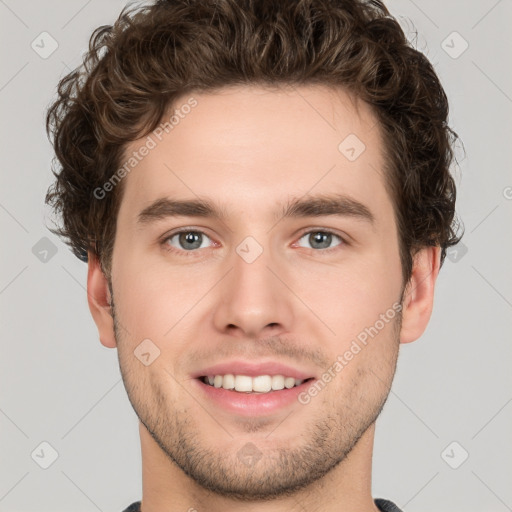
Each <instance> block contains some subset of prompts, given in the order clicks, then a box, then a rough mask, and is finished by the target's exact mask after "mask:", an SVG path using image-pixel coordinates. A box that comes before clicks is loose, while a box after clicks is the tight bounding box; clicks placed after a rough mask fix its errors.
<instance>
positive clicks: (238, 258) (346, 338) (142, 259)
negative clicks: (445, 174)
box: [112, 86, 402, 499]
mask: <svg viewBox="0 0 512 512" xmlns="http://www.w3.org/2000/svg"><path fill="white" fill-rule="evenodd" d="M191 96H193V98H194V100H195V101H196V104H195V106H193V108H191V109H188V108H187V109H185V110H186V111H187V112H188V111H189V110H190V112H189V113H187V114H186V115H183V117H182V118H180V120H179V123H178V124H176V125H175V126H174V128H173V129H172V130H169V131H168V133H164V134H161V133H159V136H158V137H157V136H156V135H155V134H153V135H151V137H152V140H153V142H154V143H155V144H153V143H149V146H153V145H154V146H155V147H152V148H151V149H150V150H149V151H148V154H147V155H146V156H144V157H143V158H141V161H140V162H139V163H138V164H137V165H136V166H135V167H134V168H133V169H132V170H131V171H130V173H129V174H128V175H127V176H126V177H125V178H124V187H125V189H124V195H123V198H122V202H121V205H120V211H119V215H118V219H117V232H116V240H115V245H114V252H113V260H112V262H113V264H112V269H113V270H112V294H113V296H112V298H113V301H114V302H113V306H114V308H113V312H114V315H115V339H116V342H117V348H118V352H119V360H120V367H121V371H122V376H123V380H124V384H125V386H126V389H127V392H128V395H129V398H130V401H131V403H132V405H133V407H134V409H135V411H136V413H137V415H138V416H139V418H140V420H141V422H142V423H143V425H144V426H145V428H146V429H147V431H148V432H149V433H150V435H151V436H152V437H153V439H154V440H155V441H156V442H157V443H158V445H159V446H160V448H161V449H162V450H163V452H164V453H165V454H166V455H167V456H168V457H169V459H171V460H172V461H173V462H174V463H175V464H176V465H177V466H178V467H179V468H181V470H183V471H184V472H185V473H186V474H188V475H189V476H190V477H191V478H193V479H194V480H195V481H196V482H197V483H199V484H200V485H202V486H203V487H205V488H208V489H210V490H213V491H214V492H217V493H219V494H223V495H226V496H228V495H229V496H238V497H239V498H241V499H256V498H260V499H268V498H271V497H276V496H280V495H283V494H284V493H286V492H289V491H292V490H294V489H299V488H302V487H304V486H306V485H308V484H310V483H312V482H314V481H315V480H318V479H319V478H320V477H322V476H324V475H326V474H327V473H328V472H329V471H331V470H332V469H333V468H335V467H336V466H337V465H338V464H339V463H340V462H342V461H343V460H344V459H345V458H346V457H347V456H348V455H349V453H350V451H351V449H352V448H353V447H354V446H355V445H356V443H357V441H358V440H359V439H360V438H361V436H362V435H363V434H364V433H365V432H366V431H367V429H369V427H371V426H372V425H373V423H374V421H375V419H376V417H377V416H378V414H379V412H380V410H381V408H382V406H383V404H384V402H385V400H386V397H387V395H388V392H389V387H390V385H391V381H392V378H393V374H394V370H395V364H396V358H397V353H398V346H399V330H400V315H399V313H398V311H399V308H400V307H399V301H400V297H401V292H402V274H401V266H400V258H399V245H398V235H397V228H396V224H395V220H394V214H393V205H392V202H391V199H390V197H389V195H388V193H387V192H386V187H385V182H384V179H385V177H384V175H383V164H384V156H383V152H384V148H383V145H382V140H381V135H380V132H379V126H378V124H377V122H376V119H375V117H374V116H373V115H372V113H371V111H370V110H369V108H368V107H367V106H366V105H364V104H362V103H356V102H355V100H352V99H351V98H350V97H349V96H347V95H346V94H345V93H344V92H341V91H337V92H334V91H331V90H329V89H327V88H322V87H318V86H317V87H298V88H295V89H292V88H287V89H279V90H270V89H263V88H259V87H249V86H246V87H231V88H225V89H222V90H221V91H219V92H216V93H201V94H193V95H191ZM189 98H190V97H189V96H187V97H184V98H182V99H181V100H180V101H178V102H177V104H176V106H175V108H178V109H179V108H180V105H184V104H185V103H186V102H187V100H189ZM167 117H169V116H167ZM162 135H163V136H162ZM159 139H161V140H159ZM147 140H148V139H147V138H143V139H141V140H139V141H136V142H134V143H132V144H130V146H129V147H128V148H127V155H129V154H132V153H133V151H137V150H139V148H140V147H141V146H142V145H144V144H147ZM363 144H364V146H363ZM362 150H363V151H362ZM139 154H140V152H139ZM158 200H161V201H160V203H158V204H155V202H156V201H158ZM166 200H168V201H172V202H174V203H171V202H167V203H166V202H165V201H166ZM198 200H201V201H202V204H201V205H199V206H201V208H199V207H198V205H192V204H189V203H179V202H184V201H198ZM171 213H173V214H172V215H171ZM215 213H217V215H214V214H215ZM143 340H146V341H144V343H143V344H142V345H141V342H143ZM147 340H150V341H147ZM141 354H143V355H142V356H141ZM144 354H145V355H144ZM141 359H142V361H144V362H142V361H141ZM228 374H231V375H234V376H235V379H234V380H233V379H232V378H231V377H229V376H228V377H225V378H221V377H216V380H215V381H214V386H211V385H209V384H206V383H205V382H204V379H203V377H208V376H210V377H212V378H213V377H214V376H215V375H222V376H225V375H228ZM238 376H245V378H238ZM257 376H268V377H263V378H259V379H256V378H254V377H257ZM251 377H252V378H251ZM281 377H286V378H287V380H286V381H284V383H287V384H288V385H291V384H290V382H293V383H294V384H295V379H296V380H297V381H299V382H297V384H298V386H296V387H293V388H290V389H288V388H286V387H285V388H284V389H282V390H278V389H276V390H272V391H269V392H263V391H264V390H266V389H268V387H269V386H270V385H272V383H273V384H274V387H276V388H279V387H282V385H283V379H282V378H281ZM248 378H249V380H247V379H248ZM290 379H291V381H290ZM300 381H303V382H302V383H300ZM233 383H235V385H236V386H237V388H238V389H243V386H244V385H249V386H251V384H252V385H253V386H254V388H251V389H255V391H254V390H253V391H252V392H244V391H237V390H236V389H235V390H231V389H229V388H230V387H231V386H232V385H233ZM248 383H249V384H248ZM260 385H261V386H262V387H261V388H260V387H259V386H260ZM216 386H220V387H216ZM224 386H225V387H226V388H228V389H224ZM247 389H249V388H247ZM315 390H316V391H315Z"/></svg>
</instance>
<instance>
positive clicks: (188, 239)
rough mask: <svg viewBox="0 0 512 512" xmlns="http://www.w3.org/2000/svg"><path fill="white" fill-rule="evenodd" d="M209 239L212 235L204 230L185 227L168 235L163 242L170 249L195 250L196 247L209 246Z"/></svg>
mask: <svg viewBox="0 0 512 512" xmlns="http://www.w3.org/2000/svg"><path fill="white" fill-rule="evenodd" d="M207 240H210V237H208V236H207V235H206V234H205V233H203V232H202V231H197V230H192V229H184V230H181V231H177V232H175V233H173V234H171V235H169V236H167V237H166V238H164V239H163V240H162V242H161V243H162V245H163V246H164V248H165V249H166V250H168V251H172V252H174V251H178V252H179V251H185V252H195V251H196V249H204V248H206V247H208V244H207V243H206V241H207ZM187 256H188V255H187Z"/></svg>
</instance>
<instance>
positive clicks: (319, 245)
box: [298, 229, 345, 252]
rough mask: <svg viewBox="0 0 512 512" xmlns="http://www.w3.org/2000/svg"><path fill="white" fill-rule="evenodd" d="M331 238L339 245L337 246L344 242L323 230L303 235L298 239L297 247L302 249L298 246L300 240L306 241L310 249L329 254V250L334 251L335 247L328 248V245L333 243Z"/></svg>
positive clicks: (337, 236) (339, 237) (311, 231)
mask: <svg viewBox="0 0 512 512" xmlns="http://www.w3.org/2000/svg"><path fill="white" fill-rule="evenodd" d="M333 238H337V239H338V240H339V241H340V243H339V244H337V245H342V244H344V243H345V240H343V238H341V236H339V235H336V234H335V233H332V232H330V231H325V230H320V229H316V230H310V231H308V232H306V233H304V234H303V235H302V236H301V237H300V239H299V242H298V243H299V246H301V247H304V246H303V245H301V244H300V240H302V239H306V240H307V242H308V243H309V244H310V248H311V249H320V250H322V251H326V252H329V251H330V250H335V248H336V246H335V247H330V245H331V244H332V242H333Z"/></svg>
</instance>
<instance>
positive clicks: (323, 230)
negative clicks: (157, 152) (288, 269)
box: [160, 228, 350, 258]
mask: <svg viewBox="0 0 512 512" xmlns="http://www.w3.org/2000/svg"><path fill="white" fill-rule="evenodd" d="M180 233H200V234H202V235H205V236H206V237H208V238H210V237H209V236H208V235H207V234H206V233H205V232H204V231H201V230H200V229H191V228H182V229H179V230H177V231H173V232H172V233H170V234H168V235H166V236H165V238H163V239H162V240H161V242H160V245H161V246H162V247H163V248H164V250H165V251H167V252H170V253H175V254H180V255H184V256H185V257H192V258H194V257H197V254H198V253H199V252H200V251H199V249H193V250H190V251H185V250H184V249H176V248H175V247H171V246H170V245H169V244H168V243H167V242H168V241H169V240H170V239H171V238H174V237H175V236H176V235H179V234H180ZM311 233H328V234H330V235H334V236H335V237H337V238H338V239H339V240H340V241H341V243H340V244H338V245H336V246H334V247H330V248H328V249H311V250H312V251H314V252H316V253H321V254H322V255H325V254H330V253H331V252H333V251H335V250H337V249H339V247H340V246H343V245H350V244H349V242H348V241H347V240H346V239H345V238H344V237H342V236H341V235H339V234H338V233H335V232H334V231H332V230H330V229H326V228H313V229H309V230H306V231H304V232H302V233H301V235H300V236H299V238H298V239H297V240H300V239H301V238H304V236H305V235H309V234H311ZM210 239H211V238H210ZM306 249H307V247H306ZM183 253H185V254H183ZM194 253H196V254H194Z"/></svg>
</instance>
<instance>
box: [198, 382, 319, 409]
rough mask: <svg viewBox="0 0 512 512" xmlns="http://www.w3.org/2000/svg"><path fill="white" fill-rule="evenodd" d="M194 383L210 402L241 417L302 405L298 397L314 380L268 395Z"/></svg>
mask: <svg viewBox="0 0 512 512" xmlns="http://www.w3.org/2000/svg"><path fill="white" fill-rule="evenodd" d="M194 382H195V383H196V384H197V385H198V387H199V389H200V390H201V392H202V393H204V395H205V396H206V397H207V398H208V400H210V401H212V402H214V403H215V404H216V405H218V406H220V407H222V408H223V409H225V410H226V411H228V412H230V413H233V414H237V415H239V416H265V415H269V414H272V413H275V412H278V411H279V410H280V409H284V408H285V407H288V406H290V405H291V404H293V403H300V402H299V400H298V396H299V395H300V393H302V392H304V391H305V390H306V389H307V388H308V387H309V386H310V385H311V384H313V383H314V379H312V380H308V381H307V382H303V383H302V384H301V385H300V386H295V387H293V388H291V389H286V388H285V389H281V390H279V391H269V392H268V393H239V392H237V391H230V390H228V389H224V388H216V387H214V386H210V385H209V384H205V383H204V382H202V381H201V380H200V379H194Z"/></svg>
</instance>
